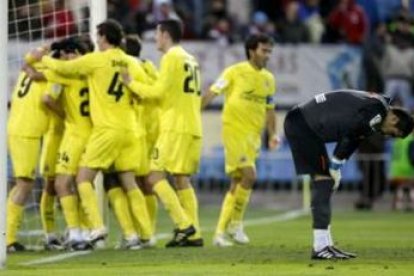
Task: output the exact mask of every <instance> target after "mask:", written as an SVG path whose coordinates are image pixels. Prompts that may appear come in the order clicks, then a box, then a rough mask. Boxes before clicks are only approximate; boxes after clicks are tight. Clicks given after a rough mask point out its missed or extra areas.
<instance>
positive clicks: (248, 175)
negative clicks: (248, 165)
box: [241, 169, 257, 188]
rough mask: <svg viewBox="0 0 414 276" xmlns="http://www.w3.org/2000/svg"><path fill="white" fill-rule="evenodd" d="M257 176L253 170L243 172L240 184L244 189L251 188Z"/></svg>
mask: <svg viewBox="0 0 414 276" xmlns="http://www.w3.org/2000/svg"><path fill="white" fill-rule="evenodd" d="M256 179H257V176H256V171H255V170H254V169H248V170H243V173H242V179H241V182H242V184H243V186H245V188H251V187H253V185H254V183H255V182H256Z"/></svg>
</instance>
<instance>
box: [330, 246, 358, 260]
mask: <svg viewBox="0 0 414 276" xmlns="http://www.w3.org/2000/svg"><path fill="white" fill-rule="evenodd" d="M330 248H331V250H332V251H335V252H337V253H339V254H342V255H345V256H347V257H348V258H351V259H353V258H356V257H357V254H355V253H352V252H346V251H343V250H341V249H339V248H338V247H335V246H333V245H332V246H330Z"/></svg>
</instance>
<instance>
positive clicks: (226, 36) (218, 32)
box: [208, 18, 234, 46]
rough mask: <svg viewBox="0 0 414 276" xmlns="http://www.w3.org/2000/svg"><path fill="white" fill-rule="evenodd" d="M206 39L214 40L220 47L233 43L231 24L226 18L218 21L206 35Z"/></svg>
mask: <svg viewBox="0 0 414 276" xmlns="http://www.w3.org/2000/svg"><path fill="white" fill-rule="evenodd" d="M208 37H209V38H211V39H213V40H215V41H216V42H217V43H218V44H220V45H221V46H226V45H229V44H231V43H233V42H234V39H233V36H232V28H231V23H230V22H229V21H228V20H227V19H226V18H221V19H219V20H218V21H217V22H216V24H215V25H214V26H213V28H212V29H211V30H210V32H209V33H208Z"/></svg>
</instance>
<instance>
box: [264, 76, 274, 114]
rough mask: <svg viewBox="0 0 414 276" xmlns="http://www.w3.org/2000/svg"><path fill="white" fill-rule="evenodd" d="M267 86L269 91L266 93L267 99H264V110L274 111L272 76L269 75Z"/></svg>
mask: <svg viewBox="0 0 414 276" xmlns="http://www.w3.org/2000/svg"><path fill="white" fill-rule="evenodd" d="M268 82H269V84H268V86H269V90H268V93H267V95H268V96H267V98H266V108H267V109H274V108H275V104H276V103H275V99H274V96H275V94H276V81H275V78H274V77H273V75H272V74H271V73H270V76H269V78H268Z"/></svg>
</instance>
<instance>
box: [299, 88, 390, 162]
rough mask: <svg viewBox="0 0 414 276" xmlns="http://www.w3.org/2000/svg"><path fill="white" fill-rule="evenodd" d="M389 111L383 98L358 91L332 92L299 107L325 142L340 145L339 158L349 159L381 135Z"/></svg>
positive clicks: (311, 126) (309, 123)
mask: <svg viewBox="0 0 414 276" xmlns="http://www.w3.org/2000/svg"><path fill="white" fill-rule="evenodd" d="M388 107H389V103H388V100H387V99H386V98H384V97H382V96H381V95H378V94H374V93H368V92H363V91H357V90H340V91H331V92H327V93H322V94H318V95H316V96H315V97H314V98H313V99H312V100H310V101H308V102H306V103H304V104H301V105H299V108H300V110H301V112H302V114H303V116H304V118H305V120H306V122H307V124H308V125H309V127H310V128H311V129H312V130H313V131H315V133H316V134H317V135H318V136H319V137H320V138H321V139H322V140H323V141H324V142H337V145H336V148H335V150H334V155H335V157H337V158H339V159H348V158H349V156H350V155H351V154H352V153H353V152H354V151H355V150H356V148H357V147H358V144H359V142H360V141H361V140H362V139H364V138H366V137H368V136H370V135H372V134H373V133H374V132H377V131H380V128H381V125H382V123H383V121H384V119H385V116H386V114H387V110H388Z"/></svg>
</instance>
